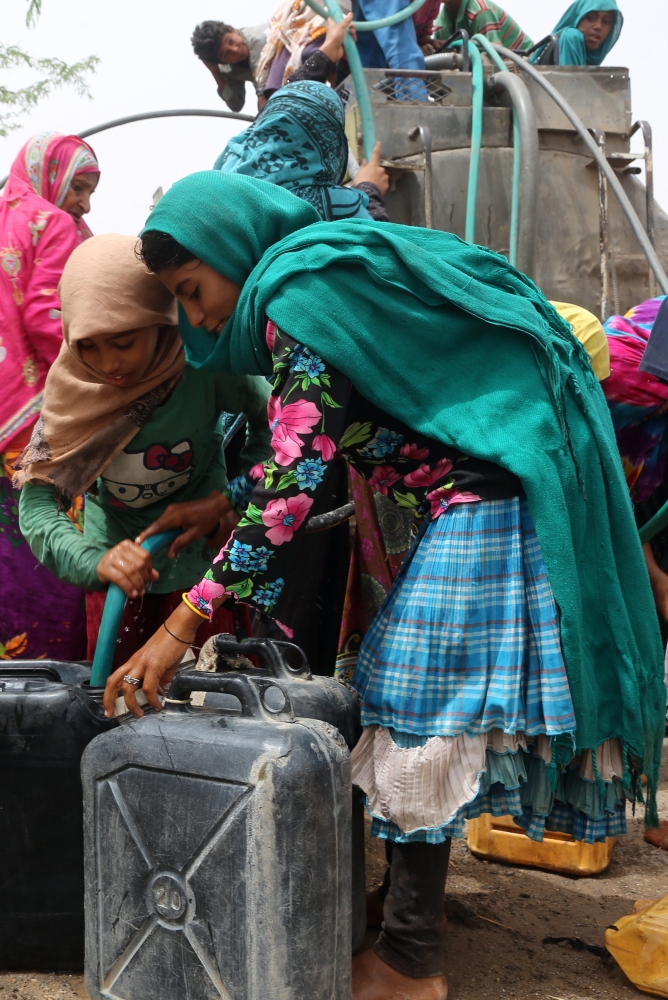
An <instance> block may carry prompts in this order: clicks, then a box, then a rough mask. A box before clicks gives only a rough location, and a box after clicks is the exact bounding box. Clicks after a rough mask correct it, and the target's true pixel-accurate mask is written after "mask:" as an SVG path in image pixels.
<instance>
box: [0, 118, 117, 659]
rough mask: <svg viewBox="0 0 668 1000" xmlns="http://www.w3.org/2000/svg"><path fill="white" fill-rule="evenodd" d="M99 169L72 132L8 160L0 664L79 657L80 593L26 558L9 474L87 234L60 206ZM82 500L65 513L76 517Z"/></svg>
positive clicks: (1, 328)
mask: <svg viewBox="0 0 668 1000" xmlns="http://www.w3.org/2000/svg"><path fill="white" fill-rule="evenodd" d="M99 169H100V168H99V167H98V164H97V160H96V158H95V154H94V152H93V150H92V149H91V148H90V146H88V145H87V144H86V143H85V142H83V141H82V140H81V139H79V138H78V137H77V136H75V135H60V134H59V133H57V132H41V133H40V134H39V135H36V136H34V137H33V138H32V139H30V140H29V142H27V143H26V145H25V146H24V147H23V149H22V150H21V152H20V153H19V155H18V156H17V157H16V160H15V161H14V163H13V164H12V168H11V171H10V174H9V181H8V182H7V185H6V187H5V190H4V192H3V194H2V197H1V198H0V389H1V391H0V661H2V660H12V659H16V658H18V657H21V658H26V659H33V658H43V657H47V658H54V659H60V660H74V659H80V658H83V657H84V656H85V655H86V618H85V609H84V595H83V591H82V590H80V589H79V588H78V587H72V586H70V584H67V583H61V582H60V581H58V580H56V578H55V577H54V576H53V575H52V574H51V573H50V572H49V570H48V569H46V568H45V567H44V566H41V565H40V564H39V563H38V561H37V559H36V558H35V557H34V556H33V554H32V552H31V551H30V548H29V547H28V544H27V542H26V541H25V539H24V538H23V535H22V533H21V529H20V526H19V517H18V496H19V494H18V491H17V490H15V489H13V487H12V480H11V477H12V474H13V472H14V463H15V462H16V460H17V459H18V457H19V455H20V454H21V452H22V450H23V448H24V447H25V445H26V444H27V443H28V441H29V439H30V433H31V430H32V426H33V424H34V423H35V421H36V420H37V417H38V415H39V411H40V407H41V405H42V392H43V389H44V382H45V380H46V375H47V372H48V370H49V368H50V366H51V365H52V364H53V362H54V361H55V359H56V356H57V355H58V352H59V350H60V345H61V344H62V340H63V337H62V331H61V322H60V302H59V301H58V282H59V281H60V278H61V275H62V272H63V268H64V267H65V263H66V261H67V258H68V257H69V255H70V254H71V253H72V251H73V250H74V249H75V248H76V247H77V246H78V245H79V244H80V243H81V242H82V241H83V240H84V239H86V238H87V237H88V236H91V235H92V234H91V232H90V230H89V229H88V227H87V226H86V224H85V223H84V222H79V223H77V222H76V221H75V220H74V219H73V218H72V216H71V215H68V213H67V212H65V211H63V209H62V208H61V207H60V206H61V205H62V204H63V202H64V200H65V197H66V195H67V192H68V190H69V187H70V184H71V183H72V179H73V178H74V176H75V175H76V174H79V173H99ZM80 507H81V504H80V502H79V501H77V502H76V503H75V506H74V507H73V508H72V511H71V513H70V516H71V517H72V519H73V520H75V522H78V520H79V519H80V518H81V510H80Z"/></svg>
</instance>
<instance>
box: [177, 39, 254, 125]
mask: <svg viewBox="0 0 668 1000" xmlns="http://www.w3.org/2000/svg"><path fill="white" fill-rule="evenodd" d="M267 27H268V25H267V24H258V25H256V26H255V27H253V28H239V29H237V28H233V27H232V26H231V25H229V24H225V23H224V22H223V21H202V23H201V24H198V25H197V27H196V28H195V30H194V31H193V34H192V38H191V39H190V41H191V44H192V47H193V49H194V50H195V55H196V56H198V58H199V59H201V60H202V62H203V63H204V65H205V66H206V68H207V69H208V70H209V71H210V72H211V75H212V76H213V78H214V80H215V81H216V83H217V85H218V94H219V96H220V97H221V98H222V99H223V101H225V104H227V106H228V108H229V109H230V111H234V112H237V113H238V112H239V111H241V110H242V108H243V106H244V104H245V103H246V83H252V84H253V86H254V87H255V91H256V93H257V95H258V107H262V105H263V104H264V98H263V97H262V87H261V86H260V85H259V84H258V82H257V79H256V74H257V69H258V65H259V62H260V56H261V55H262V50H263V49H264V45H265V41H266V33H267Z"/></svg>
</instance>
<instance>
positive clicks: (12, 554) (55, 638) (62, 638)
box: [0, 456, 86, 661]
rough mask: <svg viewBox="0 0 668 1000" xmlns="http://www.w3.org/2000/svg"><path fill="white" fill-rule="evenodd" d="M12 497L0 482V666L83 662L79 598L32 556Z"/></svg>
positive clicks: (82, 609)
mask: <svg viewBox="0 0 668 1000" xmlns="http://www.w3.org/2000/svg"><path fill="white" fill-rule="evenodd" d="M0 457H1V456H0ZM18 497H19V494H18V491H17V490H14V489H12V485H11V481H10V480H9V479H8V478H7V477H6V476H0V660H2V661H5V660H7V661H11V660H13V659H22V660H33V659H54V660H83V659H84V658H85V656H86V609H85V606H84V592H83V590H80V589H79V588H78V587H72V586H71V585H70V584H69V583H62V582H61V581H60V580H57V579H56V577H55V576H53V574H52V573H50V572H49V570H48V569H46V568H45V567H44V566H42V565H41V564H40V563H39V562H38V560H37V559H36V558H35V556H34V555H33V554H32V552H31V551H30V548H29V547H28V544H27V542H26V541H25V540H24V538H23V535H22V534H21V530H20V528H19V517H18Z"/></svg>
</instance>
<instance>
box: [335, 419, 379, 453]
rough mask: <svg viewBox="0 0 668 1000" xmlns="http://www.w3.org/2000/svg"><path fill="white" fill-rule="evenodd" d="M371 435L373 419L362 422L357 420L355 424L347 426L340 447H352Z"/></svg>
mask: <svg viewBox="0 0 668 1000" xmlns="http://www.w3.org/2000/svg"><path fill="white" fill-rule="evenodd" d="M370 437H371V421H368V422H367V423H365V424H361V423H360V422H359V420H356V421H355V423H354V424H351V425H350V427H348V428H346V431H345V433H344V435H343V437H342V438H341V440H340V441H339V448H350V447H351V446H352V445H354V444H360V442H362V441H366V440H367V438H370Z"/></svg>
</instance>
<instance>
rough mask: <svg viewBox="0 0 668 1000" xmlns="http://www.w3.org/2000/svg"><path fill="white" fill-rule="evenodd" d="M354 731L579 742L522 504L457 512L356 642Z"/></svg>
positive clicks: (411, 562)
mask: <svg viewBox="0 0 668 1000" xmlns="http://www.w3.org/2000/svg"><path fill="white" fill-rule="evenodd" d="M353 685H354V687H355V688H356V689H357V690H358V691H359V692H360V694H361V695H362V697H363V704H362V725H364V726H370V725H372V724H373V723H377V724H378V725H380V726H384V727H385V728H387V729H395V730H398V731H399V732H402V733H413V734H416V735H420V736H427V735H429V736H459V735H461V734H462V733H465V732H466V733H468V734H469V735H471V736H477V735H479V734H480V733H486V732H489V730H490V729H495V728H497V729H502V730H503V731H504V732H506V733H518V732H523V733H526V734H527V736H536V735H539V734H540V733H546V734H547V735H556V734H558V733H572V732H574V731H575V716H574V712H573V702H572V700H571V695H570V689H569V687H568V678H567V677H566V668H565V666H564V661H563V657H562V655H561V641H560V634H559V620H558V612H557V607H556V604H555V602H554V597H553V596H552V588H551V587H550V583H549V580H548V578H547V571H546V569H545V562H544V560H543V554H542V551H541V548H540V543H539V541H538V538H537V536H536V532H535V530H534V526H533V521H532V519H531V514H530V513H529V506H528V504H527V502H526V500H525V499H524V498H520V497H513V498H511V499H509V500H482V501H479V502H477V503H462V504H455V505H453V506H452V507H450V508H449V509H448V510H446V512H445V513H444V514H441V516H440V517H438V518H436V519H435V520H434V521H432V522H431V523H430V524H429V525H428V527H427V530H426V531H425V533H424V535H423V536H422V538H421V539H420V541H419V542H418V543H417V544H416V545H415V547H414V548H413V550H412V552H411V553H409V555H408V557H407V558H406V561H405V562H404V564H403V566H402V567H401V570H400V571H399V573H398V574H397V578H396V580H395V581H394V585H393V587H392V589H391V590H390V592H389V594H388V595H387V598H386V600H385V603H384V604H383V606H382V608H381V610H380V611H379V613H378V615H377V616H376V618H375V619H374V621H373V623H372V625H371V627H370V628H369V631H368V632H367V633H366V635H365V637H364V641H363V643H362V647H361V649H360V653H359V657H358V660H357V666H356V668H355V674H354V677H353Z"/></svg>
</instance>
